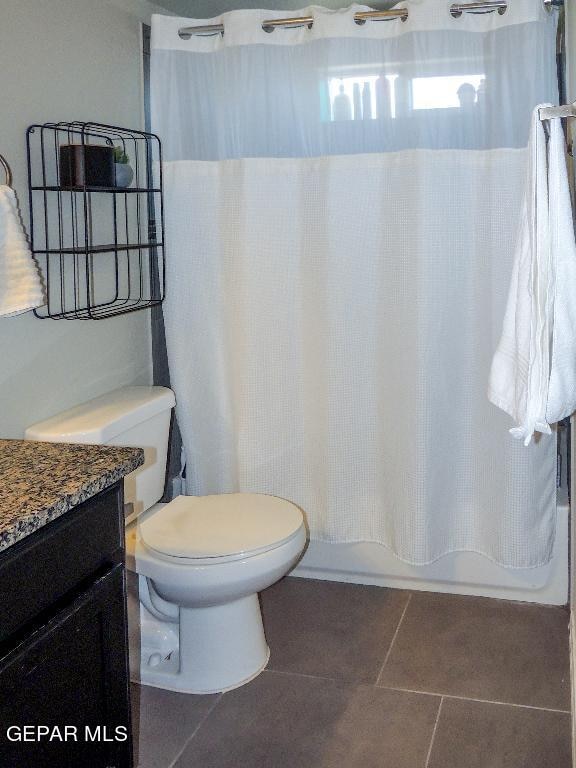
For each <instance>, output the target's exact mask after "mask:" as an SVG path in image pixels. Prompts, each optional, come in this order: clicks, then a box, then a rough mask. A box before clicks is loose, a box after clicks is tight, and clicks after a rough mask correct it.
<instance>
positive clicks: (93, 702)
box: [0, 565, 132, 768]
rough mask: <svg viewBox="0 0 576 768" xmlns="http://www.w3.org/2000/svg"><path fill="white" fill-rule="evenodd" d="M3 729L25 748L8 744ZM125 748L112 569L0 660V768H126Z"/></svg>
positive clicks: (123, 677)
mask: <svg viewBox="0 0 576 768" xmlns="http://www.w3.org/2000/svg"><path fill="white" fill-rule="evenodd" d="M10 726H15V727H13V728H12V730H11V731H10V733H11V735H12V736H13V737H14V736H18V734H21V735H22V736H24V733H23V729H24V726H33V728H32V729H30V730H29V731H28V737H29V738H30V737H31V738H32V739H33V740H26V741H24V740H22V741H10V740H9V739H8V735H7V734H8V728H10ZM38 726H45V728H48V729H49V732H48V734H47V733H46V730H45V729H44V730H43V732H41V733H40V734H39V733H38V731H37V728H38ZM65 726H68V729H67V731H66V730H65ZM74 729H75V730H74ZM88 729H89V730H88ZM60 739H62V740H60ZM64 739H66V740H65V741H64ZM131 747H132V744H131V732H130V706H129V689H128V673H127V637H126V618H125V585H124V573H123V566H122V565H118V566H116V567H115V568H114V569H112V570H111V571H109V572H108V573H107V574H106V575H104V576H102V577H101V578H100V579H98V580H97V581H96V582H94V583H92V585H90V586H89V587H88V588H87V590H86V591H85V592H82V593H81V594H80V595H79V596H78V597H76V599H74V600H73V601H72V602H71V603H70V604H69V605H68V606H67V607H64V608H62V609H61V610H60V611H59V612H58V613H57V614H56V615H55V616H54V617H53V618H52V619H51V620H50V621H48V622H46V623H45V624H43V625H42V626H39V627H36V628H35V629H33V630H32V631H30V632H29V633H28V634H27V636H26V637H25V638H24V639H23V640H22V642H20V643H19V644H18V645H17V646H16V647H15V648H13V649H12V650H11V651H10V652H9V653H8V654H6V655H5V656H4V658H2V659H1V660H0V766H2V768H24V767H25V766H30V767H32V766H34V767H35V768H40V767H41V768H52V766H54V768H56V766H57V767H58V768H79V766H82V767H83V768H108V767H110V768H112V767H113V768H130V766H131V765H132V763H131Z"/></svg>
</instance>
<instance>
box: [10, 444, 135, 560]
mask: <svg viewBox="0 0 576 768" xmlns="http://www.w3.org/2000/svg"><path fill="white" fill-rule="evenodd" d="M143 463H144V452H143V451H142V450H141V449H140V448H117V447H113V446H107V445H106V446H100V445H70V444H68V443H36V442H31V441H28V440H0V551H1V550H3V549H7V548H8V547H10V546H11V545H12V544H15V543H16V542H17V541H20V540H21V539H23V538H25V537H26V536H29V535H30V534H31V533H34V531H36V530H38V528H41V527H42V526H43V525H46V523H49V522H50V521H51V520H54V519H56V518H57V517H60V515H63V514H64V513H65V512H68V510H69V509H72V507H75V506H76V505H77V504H81V503H82V502H83V501H86V499H89V498H90V497H91V496H95V495H96V494H97V493H98V492H99V491H103V490H104V488H108V487H109V486H110V485H113V484H114V483H115V482H116V481H117V480H120V478H122V477H124V475H127V474H129V473H130V472H132V470H134V469H136V468H137V467H139V466H140V465H141V464H143Z"/></svg>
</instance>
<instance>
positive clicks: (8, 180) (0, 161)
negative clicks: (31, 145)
mask: <svg viewBox="0 0 576 768" xmlns="http://www.w3.org/2000/svg"><path fill="white" fill-rule="evenodd" d="M0 165H1V166H3V168H4V173H5V174H6V185H7V186H9V187H11V186H12V171H11V170H10V166H9V165H8V161H7V160H6V159H5V158H3V157H2V155H0Z"/></svg>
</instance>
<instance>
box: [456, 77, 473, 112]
mask: <svg viewBox="0 0 576 768" xmlns="http://www.w3.org/2000/svg"><path fill="white" fill-rule="evenodd" d="M456 93H457V94H458V101H459V102H460V108H461V109H465V110H470V109H474V107H475V106H476V88H474V86H473V85H472V83H462V85H461V86H460V87H459V88H458V90H457V91H456Z"/></svg>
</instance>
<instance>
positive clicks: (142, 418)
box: [26, 387, 306, 693]
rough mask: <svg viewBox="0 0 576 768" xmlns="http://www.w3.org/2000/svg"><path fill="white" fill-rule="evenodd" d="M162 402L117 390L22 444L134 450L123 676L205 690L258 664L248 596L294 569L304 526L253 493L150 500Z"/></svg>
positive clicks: (161, 461) (273, 500)
mask: <svg viewBox="0 0 576 768" xmlns="http://www.w3.org/2000/svg"><path fill="white" fill-rule="evenodd" d="M173 406H174V395H173V393H172V392H171V390H169V389H166V388H164V387H125V388H123V389H120V390H116V391H114V392H111V393H108V394H106V395H103V396H102V397H99V398H96V399H95V400H92V401H90V402H88V403H83V404H81V405H79V406H77V407H76V408H73V409H70V410H69V411H66V412H65V413H62V414H57V415H56V416H54V417H52V418H51V419H48V420H46V421H45V422H41V423H38V424H35V425H33V426H31V427H29V428H28V429H27V430H26V437H27V439H31V440H46V441H51V442H71V443H92V444H98V445H131V446H138V447H142V448H144V453H145V462H144V465H143V466H142V467H140V468H139V469H137V470H136V471H135V472H133V473H131V474H130V475H128V477H127V478H126V481H125V500H126V502H127V509H128V510H130V516H129V517H128V518H127V527H126V565H127V568H128V570H129V571H131V572H132V574H134V575H136V577H137V578H132V579H129V586H130V584H131V583H134V584H133V586H134V590H129V592H130V593H129V609H130V608H131V610H129V630H130V637H131V648H130V667H131V676H132V678H133V679H134V680H135V681H137V682H140V683H142V684H144V685H151V686H155V687H158V688H165V689H167V690H172V691H180V692H183V693H216V692H220V691H226V690H230V689H232V688H236V687H238V686H240V685H243V684H244V683H247V682H248V681H249V680H251V679H253V678H254V677H255V676H256V675H258V674H259V673H260V672H261V671H262V670H263V669H264V667H265V666H266V664H267V662H268V657H269V650H268V646H267V643H266V638H265V636H264V629H263V625H262V617H261V612H260V605H259V601H258V592H259V591H261V590H263V589H265V588H266V587H269V586H271V585H272V584H274V583H275V582H276V581H278V580H279V579H281V578H282V577H283V576H285V575H286V574H287V573H288V571H289V570H290V569H291V568H292V567H293V566H294V565H295V564H296V562H297V561H298V559H299V558H300V556H301V554H302V552H303V549H304V546H305V543H306V529H305V525H304V519H303V515H302V512H301V511H300V509H299V508H298V507H296V506H295V505H294V504H292V503H290V502H289V501H286V500H284V499H280V498H278V497H275V496H268V495H265V494H257V493H225V494H215V495H210V496H177V497H176V498H175V499H173V500H172V501H171V502H169V503H167V504H161V503H158V501H159V499H160V498H161V496H162V494H163V490H164V474H165V473H164V470H165V461H166V452H167V445H168V432H169V424H170V412H171V409H172V407H173ZM133 518H134V519H133Z"/></svg>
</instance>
